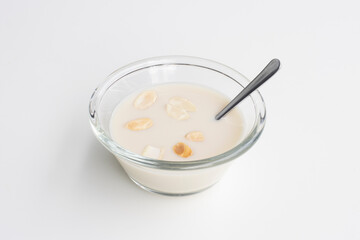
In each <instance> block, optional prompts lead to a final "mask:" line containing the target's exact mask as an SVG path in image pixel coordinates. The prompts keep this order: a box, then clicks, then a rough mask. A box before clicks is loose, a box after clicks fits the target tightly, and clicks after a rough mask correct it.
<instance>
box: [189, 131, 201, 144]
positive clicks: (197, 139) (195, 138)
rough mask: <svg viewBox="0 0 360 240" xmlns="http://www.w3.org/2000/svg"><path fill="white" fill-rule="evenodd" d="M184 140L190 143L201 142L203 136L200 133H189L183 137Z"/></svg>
mask: <svg viewBox="0 0 360 240" xmlns="http://www.w3.org/2000/svg"><path fill="white" fill-rule="evenodd" d="M185 138H186V139H187V140H189V141H192V142H202V141H204V135H203V134H202V132H200V131H193V132H189V133H188V134H186V135H185Z"/></svg>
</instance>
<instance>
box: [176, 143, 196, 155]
mask: <svg viewBox="0 0 360 240" xmlns="http://www.w3.org/2000/svg"><path fill="white" fill-rule="evenodd" d="M173 150H174V152H175V153H176V154H177V155H179V156H180V157H183V158H187V157H190V156H191V155H192V150H191V148H190V147H189V146H188V145H186V144H185V143H182V142H180V143H177V144H176V145H174V147H173Z"/></svg>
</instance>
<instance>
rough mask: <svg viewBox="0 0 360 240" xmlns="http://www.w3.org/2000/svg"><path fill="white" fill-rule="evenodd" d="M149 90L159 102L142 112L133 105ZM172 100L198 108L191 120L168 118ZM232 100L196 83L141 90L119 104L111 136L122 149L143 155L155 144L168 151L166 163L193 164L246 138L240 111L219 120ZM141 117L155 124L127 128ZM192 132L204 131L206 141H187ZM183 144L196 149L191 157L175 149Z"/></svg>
mask: <svg viewBox="0 0 360 240" xmlns="http://www.w3.org/2000/svg"><path fill="white" fill-rule="evenodd" d="M145 90H154V91H155V92H156V93H157V100H156V102H155V103H154V104H153V105H152V106H151V107H149V108H148V109H144V110H138V109H136V108H135V107H134V105H133V103H134V100H135V99H136V97H137V96H138V95H139V94H140V93H142V92H143V91H145ZM172 97H182V98H186V99H188V100H189V101H191V102H192V103H193V104H194V105H195V106H196V111H195V112H189V114H190V118H189V119H186V120H177V119H174V118H172V117H170V116H169V115H168V113H167V111H166V104H167V103H168V102H169V99H171V98H172ZM229 101H230V99H229V98H228V97H226V96H224V95H223V94H221V93H219V92H217V91H215V90H213V89H210V88H207V87H203V86H198V85H192V84H180V83H172V84H162V85H156V86H154V87H152V88H148V89H141V90H139V91H137V92H135V93H133V94H131V95H129V96H128V97H127V98H125V99H124V100H123V101H121V102H120V103H119V104H118V105H117V107H116V108H115V110H114V111H113V114H112V117H111V119H110V134H111V137H112V138H113V140H114V141H115V142H117V143H118V144H119V145H120V146H122V147H123V148H125V149H127V150H129V151H131V152H134V153H137V154H140V155H142V153H143V150H144V148H145V147H146V146H147V145H151V146H154V147H156V148H162V149H163V150H164V155H163V160H169V161H191V160H199V159H204V158H208V157H213V156H216V155H219V154H221V153H224V152H226V151H228V150H230V149H231V148H233V147H234V146H236V145H237V144H238V143H239V142H240V141H241V138H242V133H243V125H244V122H243V117H242V114H241V112H240V111H239V110H238V109H233V110H232V111H230V112H229V113H228V114H227V115H225V116H224V117H223V118H222V119H221V120H219V121H217V120H215V118H214V117H215V115H216V114H217V113H218V112H219V111H220V110H221V109H222V108H223V107H224V106H225V105H226V104H227V103H229ZM138 118H150V119H152V121H153V125H152V126H151V127H150V128H148V129H145V130H140V131H132V130H129V129H127V128H126V127H125V126H126V124H127V123H128V122H129V121H131V120H134V119H138ZM192 131H201V132H202V133H203V135H204V141H202V142H192V141H189V140H187V139H186V138H185V135H186V134H187V133H189V132H192ZM179 142H183V143H185V144H186V145H188V146H189V147H190V148H191V149H192V155H191V156H190V157H187V158H183V157H180V156H178V155H177V154H175V152H174V151H173V146H174V145H175V144H177V143H179Z"/></svg>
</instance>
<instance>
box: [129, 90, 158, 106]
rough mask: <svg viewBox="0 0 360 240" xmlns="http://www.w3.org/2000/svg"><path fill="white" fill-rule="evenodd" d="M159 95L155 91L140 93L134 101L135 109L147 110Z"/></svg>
mask: <svg viewBox="0 0 360 240" xmlns="http://www.w3.org/2000/svg"><path fill="white" fill-rule="evenodd" d="M156 99H157V94H156V92H155V91H144V92H142V93H140V94H139V95H138V96H137V97H136V99H135V100H134V107H135V108H136V109H140V110H143V109H146V108H149V107H150V106H151V105H153V104H154V103H155V101H156Z"/></svg>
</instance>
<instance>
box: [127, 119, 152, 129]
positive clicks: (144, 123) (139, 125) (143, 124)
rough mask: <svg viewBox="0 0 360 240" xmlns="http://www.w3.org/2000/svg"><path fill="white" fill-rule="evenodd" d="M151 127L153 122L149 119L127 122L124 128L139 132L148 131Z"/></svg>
mask: <svg viewBox="0 0 360 240" xmlns="http://www.w3.org/2000/svg"><path fill="white" fill-rule="evenodd" d="M152 125H153V121H152V120H151V119H150V118H139V119H135V120H132V121H130V122H128V123H127V124H126V128H128V129H130V130H133V131H139V130H145V129H148V128H149V127H151V126H152Z"/></svg>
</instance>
